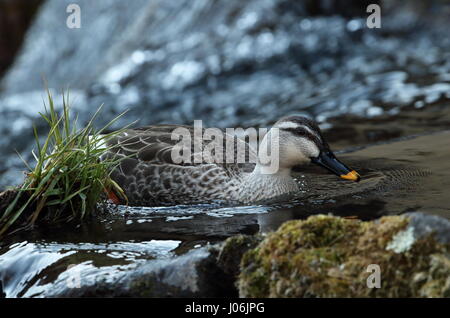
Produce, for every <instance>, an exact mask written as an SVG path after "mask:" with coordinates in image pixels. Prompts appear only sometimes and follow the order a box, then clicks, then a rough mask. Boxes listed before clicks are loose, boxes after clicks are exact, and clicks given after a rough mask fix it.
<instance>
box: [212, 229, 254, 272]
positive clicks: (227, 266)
mask: <svg viewBox="0 0 450 318" xmlns="http://www.w3.org/2000/svg"><path fill="white" fill-rule="evenodd" d="M261 241H262V237H261V236H260V235H243V234H240V235H236V236H232V237H230V238H228V239H227V240H225V242H224V243H223V244H222V247H221V248H220V252H219V255H218V258H217V263H218V266H219V267H220V268H221V269H222V270H223V271H224V272H225V273H226V274H228V275H230V276H231V277H233V278H236V277H237V276H238V275H239V273H240V268H239V264H240V262H241V259H242V256H243V255H244V254H245V253H246V252H247V251H248V250H250V249H253V248H255V247H256V246H257V245H258V244H259V243H260V242H261Z"/></svg>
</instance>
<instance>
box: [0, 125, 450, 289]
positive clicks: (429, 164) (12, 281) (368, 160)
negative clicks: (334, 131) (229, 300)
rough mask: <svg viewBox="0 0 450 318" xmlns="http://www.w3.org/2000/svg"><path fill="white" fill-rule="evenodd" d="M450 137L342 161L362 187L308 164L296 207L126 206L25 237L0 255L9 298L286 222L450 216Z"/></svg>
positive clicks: (94, 278) (115, 274)
mask: <svg viewBox="0 0 450 318" xmlns="http://www.w3.org/2000/svg"><path fill="white" fill-rule="evenodd" d="M449 136H450V133H449V132H444V133H439V134H431V135H427V136H423V137H418V138H413V139H408V140H404V141H400V142H395V143H391V144H385V145H379V146H373V147H368V148H366V149H362V150H359V151H357V152H354V153H349V154H346V155H341V157H343V158H345V159H343V160H345V161H346V162H348V163H349V164H350V165H351V166H353V167H355V168H356V169H357V170H358V171H359V172H360V173H361V175H362V177H363V179H362V181H360V182H359V183H352V182H346V181H344V180H341V179H339V178H336V177H335V176H333V175H330V174H328V173H326V172H325V171H323V170H321V169H317V168H316V167H312V166H311V167H306V168H303V169H302V171H301V172H297V173H296V177H297V179H298V180H299V183H300V184H301V185H302V186H303V187H304V191H302V192H301V193H300V194H299V195H298V196H297V197H296V198H294V199H293V200H291V201H290V202H288V203H282V204H276V205H258V206H241V207H224V206H220V205H207V204H204V205H196V206H174V207H152V208H150V207H145V208H139V207H125V206H119V207H117V208H116V209H114V210H113V212H112V213H110V214H108V215H103V216H102V217H101V218H98V219H96V220H93V221H90V222H87V223H85V224H83V225H82V226H80V227H78V228H76V229H74V228H73V227H71V228H70V229H68V227H67V226H66V227H62V228H60V229H52V230H51V231H48V230H45V229H41V230H36V231H34V232H33V233H28V234H20V235H19V236H16V237H14V238H11V241H20V242H21V243H12V244H10V245H6V246H4V247H3V248H2V250H1V252H0V253H1V254H0V280H1V281H2V282H3V286H4V292H5V293H6V295H7V296H11V297H12V296H39V295H43V294H45V293H46V292H48V291H49V290H50V289H54V288H67V286H66V284H65V281H66V280H68V279H69V280H70V279H71V278H72V277H73V275H74V272H75V273H77V272H78V273H82V274H81V275H82V277H83V282H84V284H95V283H96V282H98V280H99V279H100V280H102V281H106V282H107V281H114V280H117V279H120V277H122V275H123V274H124V273H126V272H129V271H133V269H136V267H137V266H138V265H139V264H143V263H144V262H148V261H150V262H151V261H152V260H159V259H167V258H171V257H174V256H176V255H180V254H184V253H186V252H187V251H189V250H191V249H196V248H199V247H201V246H206V245H207V244H212V243H215V242H219V241H222V240H223V239H225V238H227V237H229V236H232V235H235V234H239V233H244V234H255V233H258V232H268V231H272V230H276V229H277V228H278V226H280V225H281V224H282V223H283V222H285V221H287V220H291V219H303V218H306V217H308V216H309V215H311V214H316V213H326V214H328V213H332V214H335V215H340V216H343V217H352V218H355V217H356V218H360V219H364V220H368V219H375V218H377V217H379V216H381V215H383V214H386V213H390V214H400V213H404V212H409V211H417V210H418V211H422V212H428V213H435V214H439V215H441V216H445V217H447V218H450V207H449V206H448V203H447V197H446V196H447V191H446V189H448V188H449V184H448V183H449V182H450V181H449V180H450V167H448V165H450V163H449V162H448V160H442V157H446V156H447V155H448V154H442V153H440V152H436V151H434V150H433V149H449V150H448V151H450V147H449V146H450V144H449V142H450V137H449ZM418 149H420V150H418ZM413 150H414V151H413ZM446 151H447V150H446ZM384 154H386V157H384ZM71 265H72V266H71ZM55 286H58V287H55ZM53 292H55V290H53ZM56 294H57V293H56Z"/></svg>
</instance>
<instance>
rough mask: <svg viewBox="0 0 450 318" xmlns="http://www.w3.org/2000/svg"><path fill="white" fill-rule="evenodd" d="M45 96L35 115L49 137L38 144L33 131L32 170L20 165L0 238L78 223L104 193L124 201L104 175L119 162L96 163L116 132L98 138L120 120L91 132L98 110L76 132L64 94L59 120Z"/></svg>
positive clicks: (0, 222)
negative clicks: (21, 173) (41, 224)
mask: <svg viewBox="0 0 450 318" xmlns="http://www.w3.org/2000/svg"><path fill="white" fill-rule="evenodd" d="M47 95H48V107H47V105H46V104H45V102H44V106H45V108H44V109H45V111H44V113H40V115H41V116H42V118H43V119H44V120H45V121H46V122H47V124H48V126H49V132H48V135H47V136H46V138H45V140H44V142H43V144H41V142H40V140H39V137H38V133H37V130H36V127H34V135H35V139H36V149H35V151H33V156H34V158H35V160H36V164H35V166H34V168H32V167H31V166H30V165H29V164H28V163H27V162H25V160H24V162H25V164H26V166H27V168H28V169H29V172H28V173H27V177H26V178H25V181H24V183H23V184H22V185H21V186H20V187H19V188H18V189H15V191H17V195H16V196H15V197H14V199H13V200H12V201H11V202H10V203H9V205H8V206H7V208H6V209H5V210H4V212H3V214H2V215H1V216H0V237H1V236H2V235H4V234H5V233H7V232H8V230H9V229H10V228H11V227H12V226H13V225H14V227H17V226H19V227H20V229H24V228H30V227H32V226H33V225H34V224H36V223H37V222H38V221H42V220H45V221H47V222H50V223H51V222H59V221H66V222H68V221H71V220H76V219H78V220H82V219H84V218H86V217H87V216H88V215H90V214H91V213H92V212H93V211H95V209H96V206H97V203H98V202H99V201H101V198H102V194H103V193H104V192H105V191H113V192H114V193H116V194H118V195H119V196H122V198H124V199H126V197H125V195H124V193H123V191H122V189H121V188H120V186H119V185H118V184H117V183H116V182H114V181H113V180H112V179H111V178H110V172H111V171H112V170H113V168H114V167H115V166H116V165H117V164H118V163H119V161H118V160H117V159H104V160H100V159H99V158H100V157H101V156H102V155H103V154H104V153H105V152H107V151H108V150H109V148H108V147H107V146H106V140H107V139H108V138H110V137H112V136H113V135H115V134H118V133H120V132H121V131H122V130H118V131H115V132H112V133H105V134H104V132H105V131H106V129H108V127H110V126H111V125H112V124H113V123H114V122H116V121H117V120H118V119H119V118H120V117H121V116H123V114H121V115H119V116H118V117H116V118H114V119H113V120H112V121H111V122H109V123H108V124H107V125H106V126H104V127H103V128H101V129H99V130H96V129H95V128H94V126H93V122H94V120H95V119H96V117H97V116H98V114H99V112H100V110H101V108H102V107H101V106H100V107H99V109H98V110H97V112H96V113H95V114H94V115H93V117H92V118H91V120H90V121H89V122H88V123H87V125H86V126H85V127H84V128H82V129H77V118H75V119H72V118H71V116H70V109H69V105H68V100H69V94H68V93H67V96H64V94H63V109H62V114H61V115H58V112H57V111H56V110H55V106H54V103H53V98H52V95H51V93H50V91H48V90H47ZM124 129H125V128H124ZM21 158H22V157H21ZM0 212H1V211H0Z"/></svg>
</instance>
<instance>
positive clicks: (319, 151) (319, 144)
mask: <svg viewBox="0 0 450 318" xmlns="http://www.w3.org/2000/svg"><path fill="white" fill-rule="evenodd" d="M273 128H277V129H278V134H279V135H278V136H279V165H280V167H282V168H292V167H293V166H296V165H305V164H309V163H314V164H317V165H319V166H321V167H323V168H325V169H327V170H329V171H330V172H332V173H334V174H336V175H337V176H339V177H341V178H343V179H346V180H352V181H359V180H360V176H359V174H358V173H357V172H356V171H355V170H353V169H350V168H349V167H347V166H346V165H345V164H344V163H342V162H341V161H339V160H338V159H337V158H336V156H335V155H334V153H333V152H332V151H331V150H330V147H329V146H328V143H327V142H326V141H325V140H324V138H323V136H322V133H321V131H320V128H319V126H318V125H317V124H316V123H315V122H314V121H313V120H311V119H309V118H306V117H302V116H288V117H284V118H281V119H280V120H279V121H277V122H276V123H275V125H274V126H273Z"/></svg>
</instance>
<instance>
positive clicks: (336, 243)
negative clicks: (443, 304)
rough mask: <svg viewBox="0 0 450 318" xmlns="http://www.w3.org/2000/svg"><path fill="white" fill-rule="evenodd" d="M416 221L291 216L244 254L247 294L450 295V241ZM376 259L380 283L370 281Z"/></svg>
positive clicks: (242, 287) (242, 279)
mask: <svg viewBox="0 0 450 318" xmlns="http://www.w3.org/2000/svg"><path fill="white" fill-rule="evenodd" d="M410 220H411V218H409V217H404V216H387V217H383V218H381V219H379V220H377V221H374V222H361V221H358V220H351V219H343V218H339V217H333V216H326V215H317V216H312V217H310V218H308V219H307V220H304V221H298V220H294V221H289V222H286V223H285V224H283V225H282V226H281V227H280V229H279V230H278V231H276V232H274V233H271V234H269V235H268V236H267V237H266V238H265V239H264V241H263V242H262V243H261V244H260V245H258V246H257V247H256V248H254V249H252V250H249V251H248V252H247V253H245V254H244V256H243V258H242V261H241V273H240V275H239V280H238V287H239V293H240V296H242V297H443V296H444V297H445V296H449V287H450V279H449V277H450V260H449V254H448V251H449V244H445V243H442V242H438V241H437V240H436V239H435V237H434V235H433V234H432V233H431V232H430V231H429V233H426V235H421V236H417V235H416V233H415V232H414V228H413V227H412V226H411V225H410V223H411V222H410ZM371 264H376V265H378V266H379V268H380V282H381V284H380V288H376V286H374V288H369V287H368V280H370V279H371V277H370V275H372V271H371V270H368V269H369V267H368V266H369V265H371Z"/></svg>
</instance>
